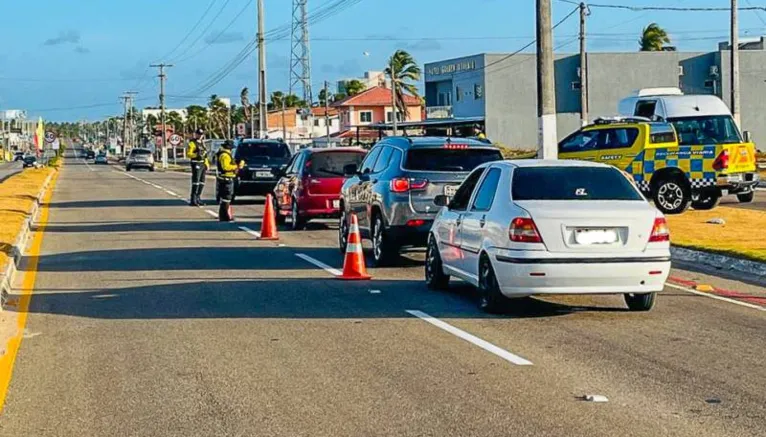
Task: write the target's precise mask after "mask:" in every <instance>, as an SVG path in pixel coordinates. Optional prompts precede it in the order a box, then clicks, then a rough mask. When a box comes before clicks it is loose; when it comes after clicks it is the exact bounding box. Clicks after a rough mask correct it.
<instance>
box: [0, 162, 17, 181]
mask: <svg viewBox="0 0 766 437" xmlns="http://www.w3.org/2000/svg"><path fill="white" fill-rule="evenodd" d="M21 167H22V164H21V161H12V162H0V181H4V180H5V179H6V178H7V177H10V176H13V175H14V174H16V173H18V172H20V171H21Z"/></svg>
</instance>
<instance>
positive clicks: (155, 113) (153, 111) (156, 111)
mask: <svg viewBox="0 0 766 437" xmlns="http://www.w3.org/2000/svg"><path fill="white" fill-rule="evenodd" d="M161 112H162V111H160V110H159V109H142V110H141V117H143V118H144V119H146V117H148V116H150V115H153V116H154V117H156V118H157V120H159V119H160V113H161ZM171 112H177V113H178V115H180V116H181V120H183V121H186V108H181V109H172V108H166V109H165V116H166V117H167V115H168V114H170V113H171Z"/></svg>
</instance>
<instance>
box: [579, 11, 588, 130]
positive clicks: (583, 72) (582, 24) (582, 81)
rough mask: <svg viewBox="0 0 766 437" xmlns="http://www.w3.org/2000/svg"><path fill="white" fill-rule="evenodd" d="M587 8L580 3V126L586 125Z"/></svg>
mask: <svg viewBox="0 0 766 437" xmlns="http://www.w3.org/2000/svg"><path fill="white" fill-rule="evenodd" d="M587 15H588V6H587V5H585V3H580V124H582V125H583V126H585V125H586V124H588V62H587V59H586V57H585V56H586V50H585V49H586V47H585V17H587Z"/></svg>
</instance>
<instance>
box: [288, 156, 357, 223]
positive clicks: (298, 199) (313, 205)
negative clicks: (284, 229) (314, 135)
mask: <svg viewBox="0 0 766 437" xmlns="http://www.w3.org/2000/svg"><path fill="white" fill-rule="evenodd" d="M366 154H367V151H366V150H364V149H359V148H351V147H337V148H328V149H303V150H301V151H299V152H298V153H296V154H295V155H294V156H293V157H292V159H291V160H290V162H289V163H288V164H287V167H286V168H285V170H284V173H283V174H282V177H281V178H280V179H279V182H277V185H276V186H275V187H274V210H275V211H276V216H277V223H278V224H283V223H285V221H286V219H287V216H290V222H291V226H292V228H293V229H302V228H303V226H304V225H305V224H306V222H307V221H308V220H309V219H312V218H323V217H339V216H340V188H341V186H343V182H344V181H345V177H344V176H343V167H344V166H346V165H348V164H356V165H357V167H358V166H359V164H360V163H361V162H362V160H363V159H364V157H365V155H366Z"/></svg>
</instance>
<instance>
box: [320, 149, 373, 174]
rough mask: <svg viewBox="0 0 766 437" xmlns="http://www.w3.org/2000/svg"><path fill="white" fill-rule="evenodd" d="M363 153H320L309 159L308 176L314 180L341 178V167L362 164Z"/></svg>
mask: <svg viewBox="0 0 766 437" xmlns="http://www.w3.org/2000/svg"><path fill="white" fill-rule="evenodd" d="M364 156H365V154H364V153H363V152H320V153H314V154H313V155H311V157H310V158H309V163H310V164H309V175H310V176H311V177H315V178H337V177H343V167H344V166H345V165H348V164H356V165H357V167H358V166H359V165H360V164H361V163H362V160H363V159H364Z"/></svg>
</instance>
